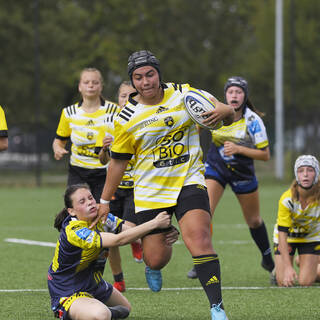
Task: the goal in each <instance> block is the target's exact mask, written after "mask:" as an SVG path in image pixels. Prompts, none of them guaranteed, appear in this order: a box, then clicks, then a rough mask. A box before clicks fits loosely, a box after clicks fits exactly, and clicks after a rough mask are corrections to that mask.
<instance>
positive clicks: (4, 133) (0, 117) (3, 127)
mask: <svg viewBox="0 0 320 320" xmlns="http://www.w3.org/2000/svg"><path fill="white" fill-rule="evenodd" d="M0 137H8V126H7V121H6V116H5V114H4V111H3V109H2V107H1V106H0Z"/></svg>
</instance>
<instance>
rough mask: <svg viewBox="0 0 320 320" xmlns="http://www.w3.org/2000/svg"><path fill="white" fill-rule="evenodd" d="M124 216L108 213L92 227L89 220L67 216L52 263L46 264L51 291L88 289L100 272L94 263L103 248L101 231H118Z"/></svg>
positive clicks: (68, 292) (64, 292) (62, 294)
mask: <svg viewBox="0 0 320 320" xmlns="http://www.w3.org/2000/svg"><path fill="white" fill-rule="evenodd" d="M122 223H123V220H121V219H120V218H118V217H115V216H113V215H112V214H108V217H107V220H106V222H105V223H104V224H102V223H99V224H98V225H97V227H96V228H95V229H94V230H92V229H89V223H88V222H86V221H81V220H77V219H76V218H74V217H71V216H68V217H67V218H66V219H65V220H64V222H63V224H62V230H61V233H60V238H59V240H58V242H57V245H56V249H55V253H54V257H53V260H52V264H51V265H50V267H49V273H48V280H49V282H48V284H49V290H50V294H51V295H54V296H60V297H67V296H69V295H71V294H73V293H75V292H80V291H84V292H86V291H90V289H92V288H94V287H95V286H97V284H98V283H99V281H100V280H101V276H100V275H98V274H95V268H94V263H95V261H96V259H97V258H98V256H99V254H100V252H101V251H102V250H104V249H103V248H102V240H101V235H100V232H112V233H118V232H120V231H121V225H122Z"/></svg>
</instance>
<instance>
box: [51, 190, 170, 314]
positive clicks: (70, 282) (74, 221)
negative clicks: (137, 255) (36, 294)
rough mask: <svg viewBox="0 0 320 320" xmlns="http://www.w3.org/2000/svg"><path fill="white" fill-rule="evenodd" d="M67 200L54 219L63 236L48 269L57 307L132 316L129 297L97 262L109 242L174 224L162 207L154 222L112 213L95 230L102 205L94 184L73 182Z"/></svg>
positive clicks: (124, 240)
mask: <svg viewBox="0 0 320 320" xmlns="http://www.w3.org/2000/svg"><path fill="white" fill-rule="evenodd" d="M64 202H65V208H64V209H63V210H62V211H61V212H60V213H59V214H58V215H57V216H56V218H55V222H54V226H55V228H57V229H58V230H59V232H60V236H59V240H58V242H57V246H56V249H55V254H54V257H53V260H52V263H51V265H50V267H49V271H48V289H49V293H50V297H51V307H52V311H53V312H54V314H55V316H56V317H57V318H59V319H63V320H97V319H99V320H110V319H124V318H126V317H128V315H129V312H130V309H131V305H130V303H129V301H128V300H127V299H126V298H125V297H124V296H123V295H122V294H121V293H120V292H119V291H118V290H117V289H115V288H113V287H112V285H111V284H109V283H107V282H106V281H104V280H103V279H102V276H101V273H100V272H97V270H96V268H95V263H96V261H97V259H98V257H99V255H100V253H101V252H103V251H105V250H108V248H110V247H115V246H121V245H125V244H128V243H130V242H132V241H134V240H136V239H138V238H140V237H141V236H143V235H145V234H147V233H148V232H150V231H151V230H153V229H155V228H167V227H168V226H170V224H171V219H170V216H169V215H168V214H166V213H165V212H162V213H160V214H159V215H158V216H157V217H156V218H155V219H153V220H152V221H149V222H147V223H145V224H143V225H140V226H138V227H134V228H132V227H130V226H127V225H126V224H125V223H124V221H123V220H122V219H120V218H117V217H115V216H113V215H112V214H108V217H107V219H106V221H105V222H104V223H101V222H99V224H97V226H96V227H95V228H93V229H90V228H89V225H90V224H91V221H92V220H93V219H94V218H95V217H96V216H97V213H98V205H97V203H96V201H95V199H94V197H93V195H92V193H91V192H90V189H89V186H88V185H87V184H77V185H71V186H69V187H68V188H67V190H66V192H65V196H64ZM167 241H169V242H168V243H169V244H170V243H172V242H170V240H169V239H167ZM174 241H175V239H174ZM174 241H173V242H174Z"/></svg>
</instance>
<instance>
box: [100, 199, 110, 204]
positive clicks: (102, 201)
mask: <svg viewBox="0 0 320 320" xmlns="http://www.w3.org/2000/svg"><path fill="white" fill-rule="evenodd" d="M100 203H101V204H109V203H110V200H103V199H100Z"/></svg>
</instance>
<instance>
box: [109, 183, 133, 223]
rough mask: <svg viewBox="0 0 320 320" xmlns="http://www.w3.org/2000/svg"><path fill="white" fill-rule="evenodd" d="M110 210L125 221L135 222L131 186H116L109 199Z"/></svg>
mask: <svg viewBox="0 0 320 320" xmlns="http://www.w3.org/2000/svg"><path fill="white" fill-rule="evenodd" d="M109 206H110V212H111V213H112V214H113V215H115V216H117V217H119V218H121V219H124V220H127V221H130V222H133V223H134V224H137V217H136V214H135V210H134V199H133V188H128V189H125V188H118V189H117V191H116V193H115V194H114V196H113V197H112V199H111V201H110V205H109Z"/></svg>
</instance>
